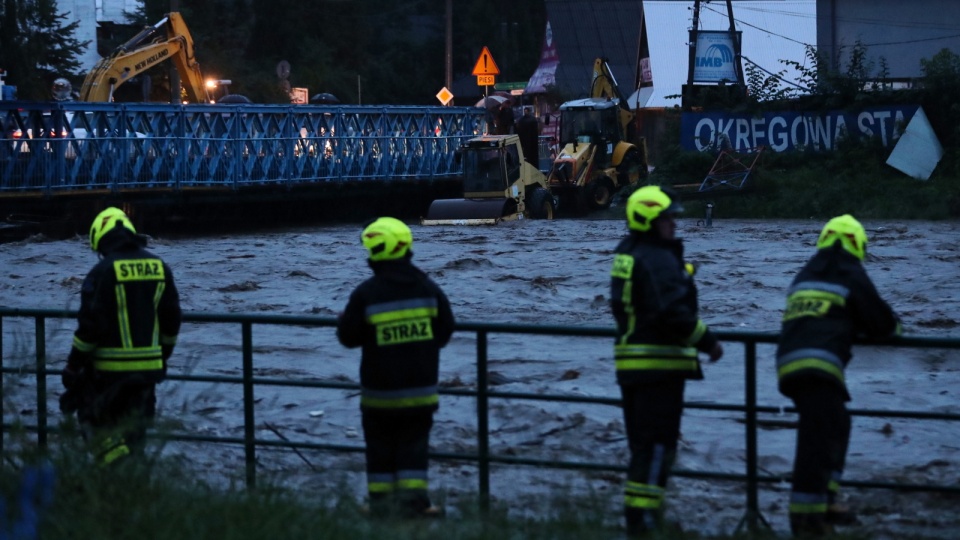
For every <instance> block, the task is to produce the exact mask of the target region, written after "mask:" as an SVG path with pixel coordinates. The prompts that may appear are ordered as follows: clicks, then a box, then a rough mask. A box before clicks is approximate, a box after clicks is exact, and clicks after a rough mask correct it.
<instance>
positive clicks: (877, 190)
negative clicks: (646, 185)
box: [650, 143, 960, 220]
mask: <svg viewBox="0 0 960 540" xmlns="http://www.w3.org/2000/svg"><path fill="white" fill-rule="evenodd" d="M888 155H889V149H886V148H883V147H882V146H879V144H878V143H876V144H866V145H865V144H850V145H849V146H847V147H843V148H841V149H839V150H837V151H835V152H830V153H826V152H823V153H817V152H792V153H783V154H778V153H774V152H769V151H768V152H766V153H764V154H763V155H762V156H761V158H760V161H759V163H758V166H757V167H756V169H755V170H754V172H753V173H752V174H751V176H750V177H749V178H748V180H747V182H746V184H745V185H744V188H743V190H733V189H724V190H714V191H712V192H709V194H708V195H706V196H704V194H701V193H692V192H691V190H685V191H684V192H683V194H684V199H685V200H686V201H687V202H686V203H685V206H686V212H685V214H686V215H687V216H702V215H704V206H705V205H706V204H707V202H712V203H713V204H714V210H713V216H714V217H715V218H757V219H810V218H813V219H818V220H824V219H829V218H831V217H833V216H836V215H840V214H845V213H850V214H853V215H854V216H856V217H857V218H859V219H922V220H942V219H955V218H958V217H960V151H956V150H953V151H948V152H947V154H946V155H945V156H944V158H943V159H942V160H941V162H940V163H939V164H938V165H937V168H936V169H935V170H934V174H933V176H932V177H931V178H930V180H926V181H923V180H916V179H913V178H910V177H908V176H906V175H905V174H903V173H901V172H900V171H898V170H896V169H894V168H892V167H890V166H889V165H886V163H885V160H886V158H887V156H888ZM715 160H716V155H714V154H712V153H709V152H703V153H698V152H683V151H680V150H674V151H671V152H669V153H668V154H667V155H666V157H665V159H664V160H663V163H662V164H661V165H660V166H658V167H657V169H656V170H655V171H654V172H653V174H651V177H650V182H651V183H655V184H660V185H690V184H696V185H697V186H699V185H700V183H701V182H703V179H704V178H705V177H706V175H707V173H708V172H709V171H710V168H711V166H712V165H713V163H714V161H715ZM692 191H696V189H693V190H692Z"/></svg>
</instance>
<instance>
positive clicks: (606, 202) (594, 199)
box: [583, 176, 615, 210]
mask: <svg viewBox="0 0 960 540" xmlns="http://www.w3.org/2000/svg"><path fill="white" fill-rule="evenodd" d="M614 191H615V189H614V187H613V182H612V181H611V180H610V179H609V178H607V177H605V176H604V177H601V178H597V179H596V180H594V181H593V182H590V183H589V184H587V186H586V187H585V188H584V193H583V195H584V203H586V204H585V206H586V208H587V210H606V209H607V208H610V203H611V202H612V201H613V193H614Z"/></svg>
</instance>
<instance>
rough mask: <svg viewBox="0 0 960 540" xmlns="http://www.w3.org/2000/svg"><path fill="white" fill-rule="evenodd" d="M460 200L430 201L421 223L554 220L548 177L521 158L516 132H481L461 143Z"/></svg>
mask: <svg viewBox="0 0 960 540" xmlns="http://www.w3.org/2000/svg"><path fill="white" fill-rule="evenodd" d="M458 156H459V159H460V160H461V163H462V164H463V198H462V199H438V200H436V201H433V203H432V204H431V205H430V209H429V210H428V211H427V217H426V218H423V219H422V220H421V224H423V225H495V224H497V223H499V222H500V221H510V220H516V219H524V218H528V219H553V214H554V212H555V211H556V204H557V203H556V200H555V199H554V197H553V195H552V194H551V192H550V190H549V188H548V186H547V179H546V177H545V176H544V175H543V173H542V172H540V171H539V170H538V169H537V168H536V167H534V166H533V165H532V164H530V163H528V162H527V161H526V160H525V159H524V158H523V149H522V148H521V147H520V137H518V136H517V135H484V136H481V137H476V138H473V139H470V140H469V141H467V142H465V143H464V144H463V146H461V147H460V149H459V153H458Z"/></svg>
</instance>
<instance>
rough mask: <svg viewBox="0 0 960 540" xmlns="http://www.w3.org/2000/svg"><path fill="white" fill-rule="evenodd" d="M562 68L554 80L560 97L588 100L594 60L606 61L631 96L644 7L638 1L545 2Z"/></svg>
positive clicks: (556, 73) (621, 85)
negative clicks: (600, 58) (586, 98)
mask: <svg viewBox="0 0 960 540" xmlns="http://www.w3.org/2000/svg"><path fill="white" fill-rule="evenodd" d="M546 4H547V18H548V19H549V21H550V26H551V30H552V34H553V43H554V44H555V46H556V49H557V56H558V57H559V64H558V65H557V68H556V71H555V74H554V77H555V80H556V86H557V88H558V90H559V91H560V93H561V94H563V95H565V96H567V97H570V98H585V97H589V95H590V85H591V82H592V81H593V61H594V59H596V58H598V57H602V58H606V59H607V63H608V64H609V66H610V70H611V72H612V73H613V76H614V77H615V78H616V79H617V83H618V84H619V86H620V87H621V89H622V90H624V93H629V92H630V90H632V89H633V87H634V82H635V80H636V74H637V45H638V44H639V40H640V18H641V14H642V9H643V8H642V7H641V5H642V4H641V2H637V1H636V0H546Z"/></svg>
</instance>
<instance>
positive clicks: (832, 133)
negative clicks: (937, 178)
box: [680, 105, 919, 152]
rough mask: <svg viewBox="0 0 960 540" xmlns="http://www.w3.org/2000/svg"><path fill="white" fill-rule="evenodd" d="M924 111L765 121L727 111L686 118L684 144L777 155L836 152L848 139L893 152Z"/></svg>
mask: <svg viewBox="0 0 960 540" xmlns="http://www.w3.org/2000/svg"><path fill="white" fill-rule="evenodd" d="M918 108H919V106H918V105H889V106H884V107H871V108H866V109H862V110H859V111H856V110H854V111H849V110H846V111H829V112H798V111H782V112H768V113H763V114H759V115H751V114H731V113H729V112H725V111H718V112H708V113H683V116H682V119H681V126H680V144H681V146H682V147H683V148H684V149H686V150H698V151H703V150H707V149H711V148H713V149H727V148H730V149H733V150H737V151H749V150H751V149H753V148H756V147H758V146H765V147H767V148H769V149H771V150H773V151H774V152H785V151H790V150H808V149H813V150H817V151H826V150H834V149H836V147H837V143H838V141H841V140H843V139H844V138H854V139H860V138H863V137H877V138H879V140H880V141H881V142H882V143H883V145H884V146H893V145H894V144H895V143H896V142H897V140H898V139H899V138H900V135H901V134H903V131H904V130H905V129H906V128H907V123H908V122H909V121H910V119H911V118H913V115H914V113H916V112H917V109H918Z"/></svg>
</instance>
